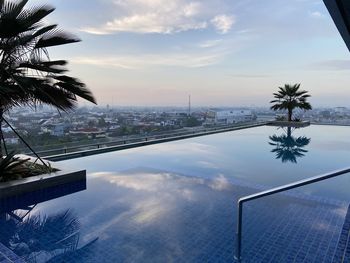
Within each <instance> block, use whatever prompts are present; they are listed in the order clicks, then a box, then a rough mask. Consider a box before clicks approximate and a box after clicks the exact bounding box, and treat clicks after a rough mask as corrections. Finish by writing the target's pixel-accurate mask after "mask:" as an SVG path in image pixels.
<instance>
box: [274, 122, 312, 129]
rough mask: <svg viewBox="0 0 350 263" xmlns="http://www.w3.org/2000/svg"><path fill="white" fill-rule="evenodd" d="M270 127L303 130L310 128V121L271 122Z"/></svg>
mask: <svg viewBox="0 0 350 263" xmlns="http://www.w3.org/2000/svg"><path fill="white" fill-rule="evenodd" d="M267 125H268V126H277V127H294V128H303V127H307V126H310V122H309V121H270V122H268V123H267Z"/></svg>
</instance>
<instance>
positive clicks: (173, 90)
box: [31, 0, 350, 106]
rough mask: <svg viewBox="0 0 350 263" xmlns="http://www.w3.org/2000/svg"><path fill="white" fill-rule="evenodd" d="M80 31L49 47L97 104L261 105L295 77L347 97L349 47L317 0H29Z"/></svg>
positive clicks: (314, 89)
mask: <svg viewBox="0 0 350 263" xmlns="http://www.w3.org/2000/svg"><path fill="white" fill-rule="evenodd" d="M41 2H46V3H50V4H52V5H54V6H55V7H56V8H57V9H56V11H55V12H54V13H53V14H52V15H51V16H50V17H49V19H48V20H49V22H50V23H58V24H59V25H60V27H61V28H63V29H66V30H68V31H70V32H73V33H75V34H77V35H78V36H79V37H80V38H81V39H82V40H83V41H82V42H81V43H78V44H74V45H67V46H65V47H58V48H53V49H52V50H51V56H52V57H53V58H64V59H68V60H69V61H70V69H71V74H72V75H74V76H77V77H79V78H80V79H82V80H83V81H84V82H86V83H87V84H88V86H89V87H90V89H91V90H92V91H93V92H94V94H95V95H96V97H97V100H98V102H99V104H101V105H106V104H110V105H138V106H139V105H147V106H149V105H174V106H184V105H186V104H187V98H188V95H189V94H191V95H192V102H193V104H194V105H198V106H199V105H206V106H224V105H226V106H243V105H246V106H252V105H255V106H268V102H269V100H270V98H271V93H272V92H273V91H274V90H275V89H276V88H277V87H278V86H281V85H283V84H284V83H301V84H302V87H303V88H304V89H306V90H309V91H310V93H311V94H312V95H313V98H312V102H313V103H314V105H316V106H338V105H341V106H350V88H349V83H350V74H349V70H350V57H349V51H348V50H347V49H346V46H345V44H344V43H343V41H342V39H341V37H340V35H339V33H338V31H337V30H336V27H335V25H334V23H333V21H332V19H331V17H330V15H329V14H328V12H327V10H326V8H325V6H324V4H323V2H322V0H264V1H261V0H201V1H196V0H88V1H87V0H74V1H71V0H55V1H49V0H47V1H42V0H32V1H31V3H32V4H39V3H41Z"/></svg>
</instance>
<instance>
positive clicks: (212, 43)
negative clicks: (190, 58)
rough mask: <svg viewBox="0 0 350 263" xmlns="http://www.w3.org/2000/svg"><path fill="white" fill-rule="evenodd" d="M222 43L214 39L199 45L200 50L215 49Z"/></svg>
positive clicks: (220, 40)
mask: <svg viewBox="0 0 350 263" xmlns="http://www.w3.org/2000/svg"><path fill="white" fill-rule="evenodd" d="M221 42H222V39H214V40H207V41H204V42H202V43H199V45H198V46H199V47H200V48H211V47H216V46H218V45H219V44H220V43H221Z"/></svg>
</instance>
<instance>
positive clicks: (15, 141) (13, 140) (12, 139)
mask: <svg viewBox="0 0 350 263" xmlns="http://www.w3.org/2000/svg"><path fill="white" fill-rule="evenodd" d="M5 143H6V144H12V145H16V144H19V138H18V137H16V136H8V137H5Z"/></svg>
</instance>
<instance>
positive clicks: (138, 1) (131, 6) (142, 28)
mask: <svg viewBox="0 0 350 263" xmlns="http://www.w3.org/2000/svg"><path fill="white" fill-rule="evenodd" d="M114 3H115V4H116V5H117V6H118V8H121V9H123V14H122V15H119V16H118V17H116V18H115V19H112V20H111V21H109V22H107V23H105V24H104V25H102V26H98V27H87V28H83V29H82V31H85V32H88V33H92V34H112V33H116V32H134V33H164V34H170V33H176V32H181V31H188V30H197V29H203V28H206V27H207V22H206V21H205V19H202V18H201V17H200V16H199V15H200V11H201V8H202V5H201V3H200V2H189V3H188V2H187V1H183V0H174V1H169V2H166V3H164V1H161V0H118V1H115V2H114Z"/></svg>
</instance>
